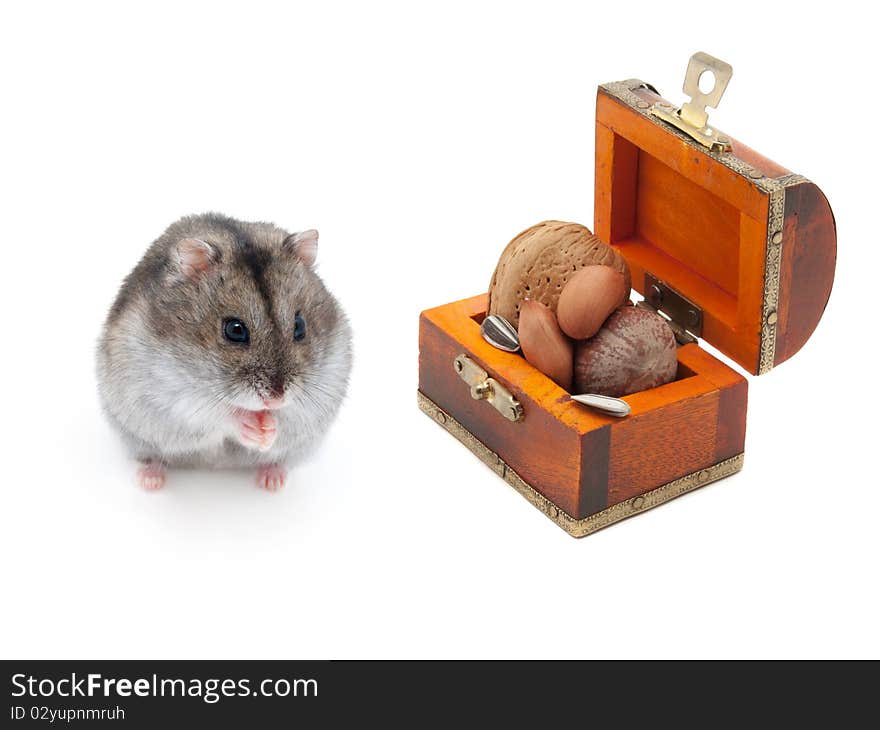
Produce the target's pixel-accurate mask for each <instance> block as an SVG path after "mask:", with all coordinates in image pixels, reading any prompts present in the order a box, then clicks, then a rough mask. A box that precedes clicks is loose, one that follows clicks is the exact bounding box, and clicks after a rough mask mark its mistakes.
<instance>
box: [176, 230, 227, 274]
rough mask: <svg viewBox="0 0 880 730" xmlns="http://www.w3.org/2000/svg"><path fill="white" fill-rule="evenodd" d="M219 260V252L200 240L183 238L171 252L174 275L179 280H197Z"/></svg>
mask: <svg viewBox="0 0 880 730" xmlns="http://www.w3.org/2000/svg"><path fill="white" fill-rule="evenodd" d="M219 260H220V251H218V250H217V248H216V247H214V246H212V245H211V244H210V243H208V242H207V241H202V240H201V239H200V238H183V239H181V240H180V241H178V242H177V245H176V246H175V247H174V249H173V250H172V252H171V263H172V266H173V267H174V270H175V274H176V275H177V276H178V277H179V278H181V279H190V280H192V281H195V280H197V279H198V278H199V277H200V276H202V274H204V273H205V272H206V271H208V270H209V269H210V268H211V267H212V266H214V264H216V263H217V262H218V261H219Z"/></svg>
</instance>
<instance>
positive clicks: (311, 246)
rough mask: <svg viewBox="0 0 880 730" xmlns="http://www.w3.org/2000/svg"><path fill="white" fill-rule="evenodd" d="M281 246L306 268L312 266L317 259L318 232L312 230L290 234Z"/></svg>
mask: <svg viewBox="0 0 880 730" xmlns="http://www.w3.org/2000/svg"><path fill="white" fill-rule="evenodd" d="M281 245H282V247H283V248H284V249H285V250H286V251H290V253H292V254H293V255H294V256H296V257H297V258H298V259H299V260H300V261H302V262H303V263H304V264H305V265H306V266H314V264H315V259H317V258H318V232H317V231H316V230H315V229H314V228H310V229H309V230H307V231H300V232H299V233H293V234H291V235H290V236H288V237H287V238H285V239H284V243H283V244H281Z"/></svg>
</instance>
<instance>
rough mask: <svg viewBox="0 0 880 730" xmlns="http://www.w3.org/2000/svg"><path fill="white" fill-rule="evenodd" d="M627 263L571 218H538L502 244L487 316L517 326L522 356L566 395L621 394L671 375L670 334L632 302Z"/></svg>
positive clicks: (660, 321)
mask: <svg viewBox="0 0 880 730" xmlns="http://www.w3.org/2000/svg"><path fill="white" fill-rule="evenodd" d="M630 289H631V278H630V271H629V266H628V265H627V263H626V261H625V260H624V258H623V257H622V256H621V255H620V254H619V253H617V251H615V250H614V249H613V248H611V247H610V246H608V245H607V244H605V243H603V242H602V241H601V240H599V239H598V238H597V237H596V236H594V235H593V234H592V233H591V232H590V231H589V230H588V229H587V228H586V227H584V226H582V225H579V224H577V223H563V222H560V221H545V222H544V223H539V224H538V225H536V226H532V227H531V228H529V229H527V230H525V231H523V232H522V233H520V234H519V235H518V236H516V238H514V239H513V240H512V241H511V242H510V243H509V244H508V246H507V248H505V250H504V252H503V253H502V254H501V258H500V259H499V261H498V266H497V267H496V269H495V273H494V274H493V276H492V283H491V284H490V287H489V311H488V314H490V315H491V314H494V315H499V316H501V317H504V318H505V319H506V320H507V321H509V322H510V323H511V324H512V325H513V327H515V328H517V330H518V334H519V342H520V346H521V347H522V351H523V355H524V356H525V358H526V360H528V361H529V363H531V364H532V365H533V366H534V367H536V368H537V369H538V370H540V371H541V372H542V373H544V374H545V375H546V376H547V377H549V378H550V379H551V380H553V381H554V382H556V383H557V385H559V386H560V387H562V388H563V389H565V390H567V391H569V392H571V393H596V394H599V395H607V396H613V397H620V396H622V395H628V394H630V393H636V392H638V391H640V390H647V389H648V388H655V387H657V386H659V385H663V384H665V383H669V382H671V381H672V380H674V379H675V375H676V371H677V368H678V362H677V357H676V343H675V336H674V334H673V332H672V329H671V328H670V327H669V325H668V324H667V322H666V320H664V319H663V318H662V317H660V316H659V315H658V314H655V313H653V312H649V311H647V310H644V309H641V308H639V307H634V306H632V303H631V302H630V300H629V296H630Z"/></svg>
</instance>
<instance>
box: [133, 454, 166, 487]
mask: <svg viewBox="0 0 880 730" xmlns="http://www.w3.org/2000/svg"><path fill="white" fill-rule="evenodd" d="M165 477H166V471H165V465H164V464H163V463H162V462H161V461H147V462H144V464H143V465H142V466H141V468H140V469H138V483H139V484H140V485H141V487H142V488H143V489H146V490H147V491H148V492H154V491H156V490H157V489H161V488H162V487H163V486H164V485H165Z"/></svg>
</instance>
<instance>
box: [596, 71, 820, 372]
mask: <svg viewBox="0 0 880 730" xmlns="http://www.w3.org/2000/svg"><path fill="white" fill-rule="evenodd" d="M642 86H645V83H644V82H643V81H641V80H639V79H628V80H626V81H613V82H611V83H608V84H602V85H601V86H600V87H599V88H600V89H602V90H604V91H605V92H606V93H607V94H609V95H610V96H613V97H614V98H615V99H617V100H618V101H621V102H623V103H624V104H626V105H627V106H628V107H630V108H631V109H632V110H633V111H635V112H637V113H639V114H641V115H642V116H643V117H644V118H645V119H647V120H648V121H650V122H651V123H652V124H656V125H657V126H660V127H663V129H664V130H666V131H667V132H669V133H670V134H674V135H675V136H677V137H678V138H679V139H681V140H682V141H683V142H685V143H686V144H688V145H690V146H691V147H693V148H694V149H696V150H699V151H700V152H702V153H703V154H705V155H708V156H709V157H711V158H712V159H714V160H717V161H718V162H720V163H721V164H722V165H724V166H725V167H727V168H728V169H730V170H733V172H735V173H737V174H738V175H742V176H743V177H747V178H748V179H749V182H751V183H752V184H753V185H756V186H757V187H758V188H759V189H760V190H762V191H763V192H764V193H767V195H768V196H769V199H770V204H769V206H768V211H767V242H766V249H765V258H764V296H763V303H762V306H761V334H760V343H759V349H758V369H757V374H758V375H763V374H764V373H767V372H769V371H770V370H772V369H773V362H774V360H775V358H776V330H777V319H778V306H779V274H780V270H781V265H782V247H783V245H784V240H783V236H784V232H783V224H784V222H785V190H786V188H790V187H793V186H795V185H800V184H801V183H805V182H808V180H807V178H805V177H804V176H803V175H796V174H790V175H784V176H782V177H777V178H769V177H765V176H764V175H763V173H761V172H760V171H759V170H756V169H755V168H754V167H752V166H751V165H749V164H748V163H747V162H744V161H743V160H740V159H739V158H738V157H736V156H734V155H733V154H731V153H730V152H717V151H714V150H711V149H709V148H707V147H704V146H703V145H701V144H700V143H699V142H697V141H695V140H694V139H693V138H692V137H690V136H688V135H687V134H685V133H684V132H682V131H681V130H680V129H677V128H676V127H673V126H670V125H669V124H666V123H665V122H663V121H661V120H660V119H659V118H658V117H656V116H653V115H652V114H651V113H650V105H649V104H646V103H645V102H644V101H643V100H642V99H640V98H639V97H638V96H636V94H635V93H633V89H637V88H639V87H642ZM716 131H718V130H717V129H716ZM718 133H719V134H721V132H718Z"/></svg>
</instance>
